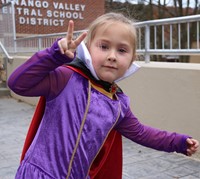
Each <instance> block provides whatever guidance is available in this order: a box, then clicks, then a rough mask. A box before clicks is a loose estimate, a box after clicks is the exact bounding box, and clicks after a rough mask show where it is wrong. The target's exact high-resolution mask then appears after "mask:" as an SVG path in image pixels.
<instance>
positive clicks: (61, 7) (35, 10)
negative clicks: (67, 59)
mask: <svg viewBox="0 0 200 179" xmlns="http://www.w3.org/2000/svg"><path fill="white" fill-rule="evenodd" d="M8 1H9V0H1V1H0V5H1V4H2V3H6V2H8ZM104 4H105V2H104V0H100V1H96V0H86V1H85V0H76V1H75V0H59V1H58V0H16V2H15V13H16V16H15V17H16V33H17V34H18V35H19V36H20V34H50V33H59V32H66V31H67V25H68V22H69V20H70V19H72V20H74V22H75V30H83V29H86V28H87V27H88V25H89V24H90V22H92V21H93V20H94V19H95V18H96V17H98V16H100V15H102V14H103V13H104V12H105V9H104Z"/></svg>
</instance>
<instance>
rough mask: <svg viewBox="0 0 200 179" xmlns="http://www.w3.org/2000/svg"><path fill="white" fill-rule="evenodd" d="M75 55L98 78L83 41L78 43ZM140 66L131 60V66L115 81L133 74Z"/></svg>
mask: <svg viewBox="0 0 200 179" xmlns="http://www.w3.org/2000/svg"><path fill="white" fill-rule="evenodd" d="M77 57H78V58H79V59H80V60H81V61H82V62H83V63H84V64H85V66H86V67H87V68H88V69H89V70H90V72H91V74H92V75H93V76H94V78H96V79H97V80H99V78H98V76H97V74H96V72H95V70H94V67H93V65H92V58H91V56H90V53H89V51H88V49H87V47H86V45H85V43H84V42H83V41H82V42H81V43H80V45H79V46H78V48H77ZM139 68H140V66H139V65H138V64H137V63H135V62H133V63H132V64H131V66H130V67H129V69H128V70H127V71H126V72H125V74H124V76H122V77H121V78H119V79H117V80H116V81H115V82H118V81H121V80H123V79H125V78H127V77H129V76H131V75H132V74H134V73H135V72H136V71H137V70H138V69H139Z"/></svg>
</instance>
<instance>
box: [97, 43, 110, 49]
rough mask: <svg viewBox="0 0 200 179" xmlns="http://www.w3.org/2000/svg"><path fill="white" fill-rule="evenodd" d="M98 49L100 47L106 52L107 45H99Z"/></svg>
mask: <svg viewBox="0 0 200 179" xmlns="http://www.w3.org/2000/svg"><path fill="white" fill-rule="evenodd" d="M99 47H100V48H101V49H102V50H107V49H108V45H106V44H99Z"/></svg>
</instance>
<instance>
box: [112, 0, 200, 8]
mask: <svg viewBox="0 0 200 179" xmlns="http://www.w3.org/2000/svg"><path fill="white" fill-rule="evenodd" d="M114 1H121V2H125V1H126V0H114ZM127 1H128V2H131V3H133V4H137V2H138V0H127ZM144 1H145V2H149V1H148V0H144ZM173 1H174V0H166V4H167V5H169V6H171V5H173ZM153 2H154V3H155V4H157V3H158V0H153ZM162 2H164V0H161V3H162ZM182 2H183V5H184V6H186V5H187V0H182ZM189 2H190V7H194V5H195V0H190V1H189ZM199 5H200V2H199Z"/></svg>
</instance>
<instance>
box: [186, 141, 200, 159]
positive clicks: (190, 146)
mask: <svg viewBox="0 0 200 179" xmlns="http://www.w3.org/2000/svg"><path fill="white" fill-rule="evenodd" d="M186 142H187V155H188V156H191V155H192V154H194V153H195V152H196V151H197V150H198V147H199V141H198V140H196V139H192V138H187V140H186Z"/></svg>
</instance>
